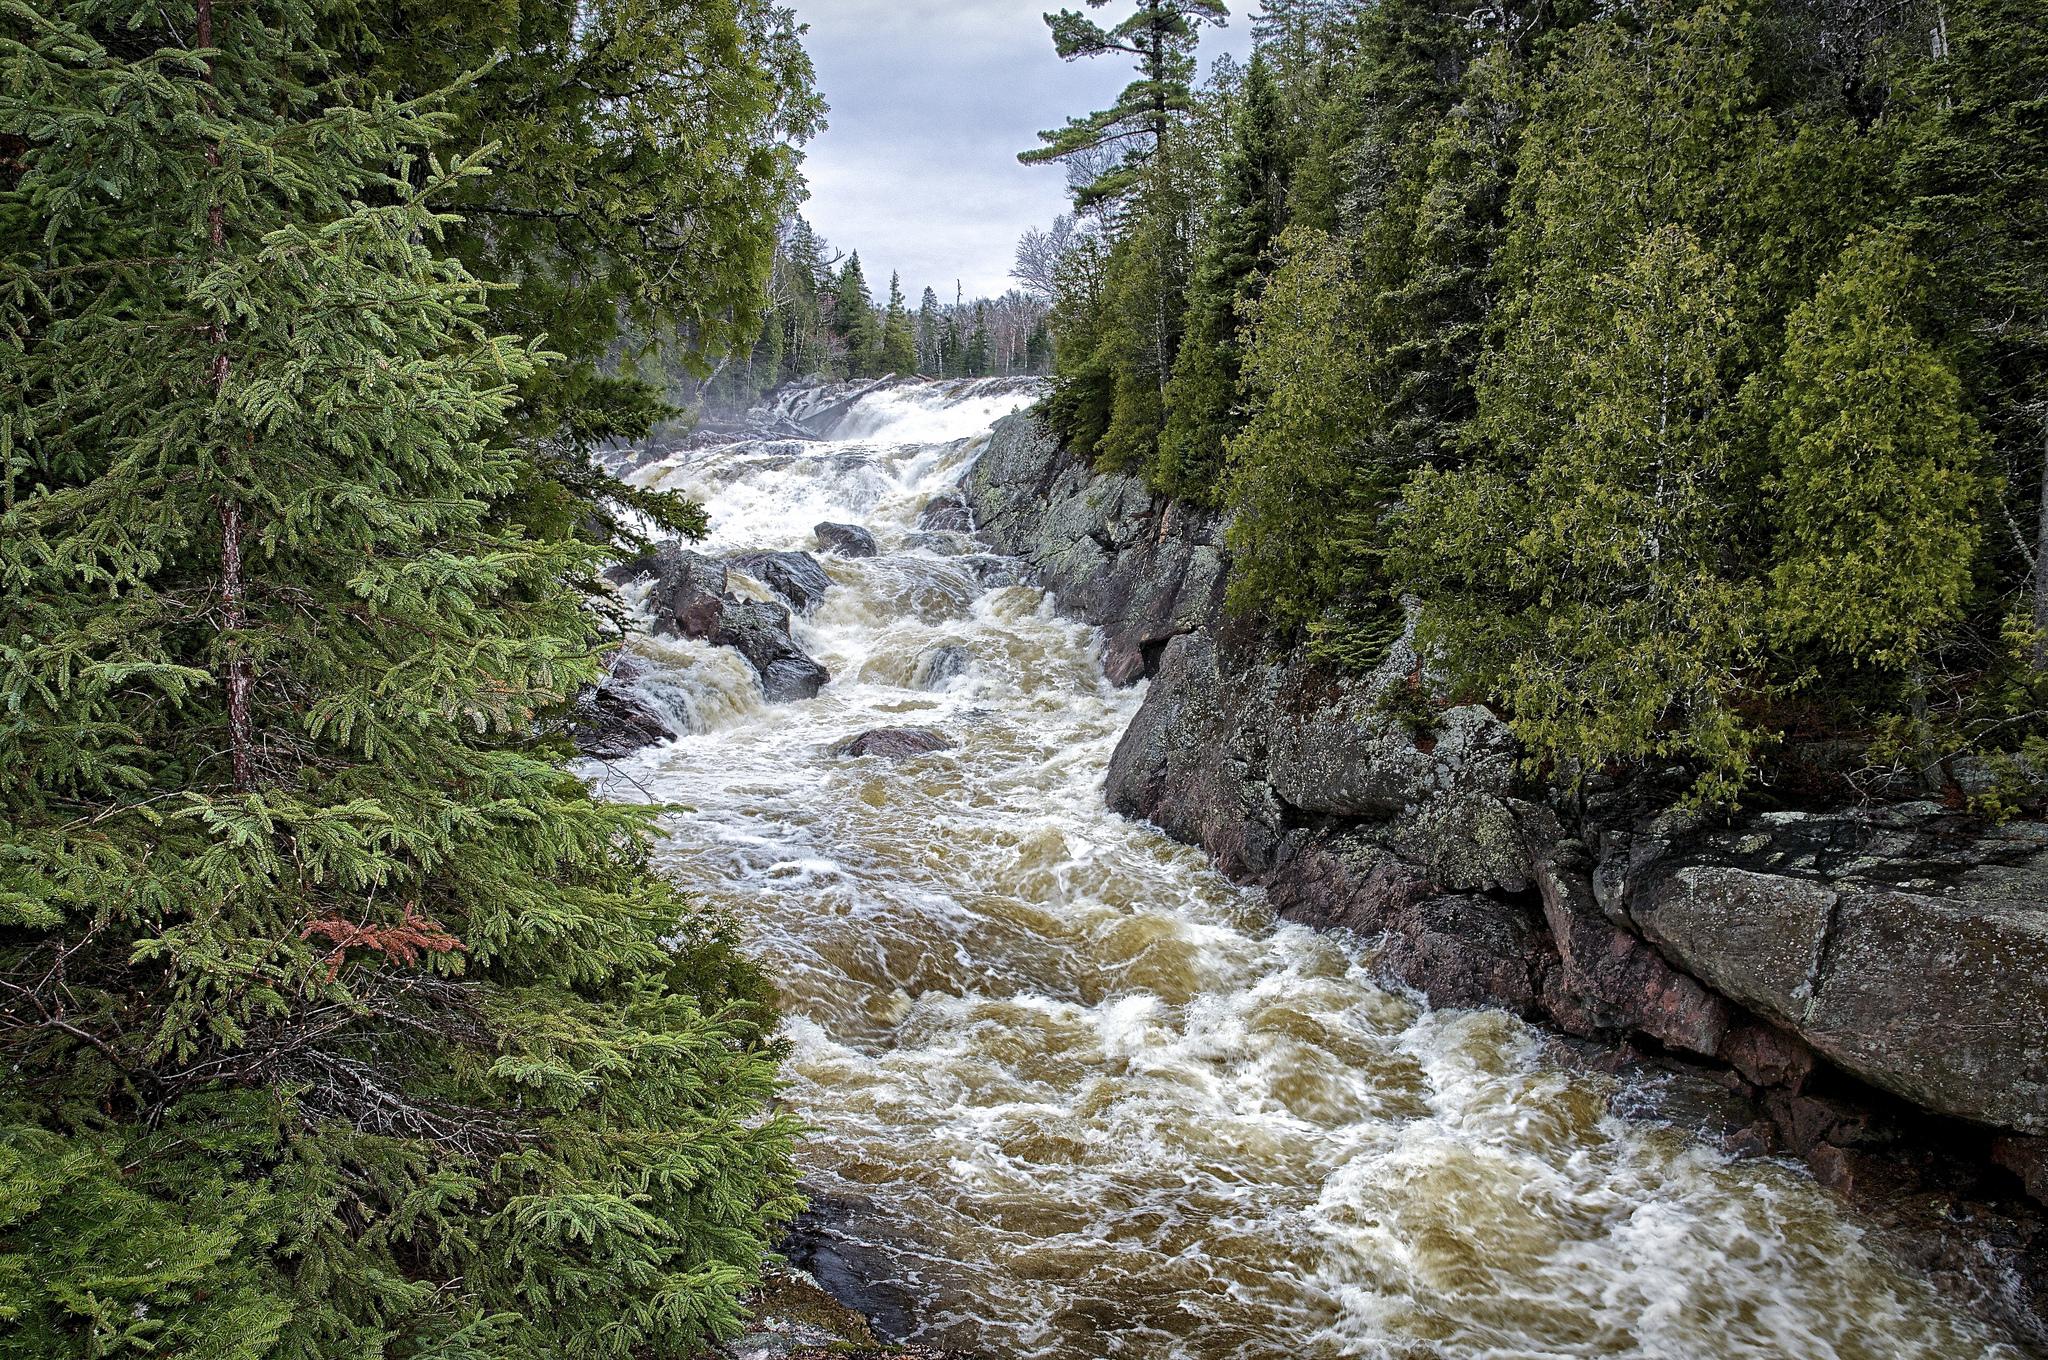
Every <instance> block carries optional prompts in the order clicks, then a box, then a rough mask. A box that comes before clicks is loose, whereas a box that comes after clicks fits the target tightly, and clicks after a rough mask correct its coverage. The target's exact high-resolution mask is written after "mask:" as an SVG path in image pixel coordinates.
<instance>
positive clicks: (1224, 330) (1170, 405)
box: [1146, 58, 1286, 504]
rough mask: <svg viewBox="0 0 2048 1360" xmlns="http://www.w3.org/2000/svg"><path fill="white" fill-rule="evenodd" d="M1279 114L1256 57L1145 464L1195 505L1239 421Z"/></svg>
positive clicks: (1212, 497) (1281, 172) (1277, 176)
mask: <svg viewBox="0 0 2048 1360" xmlns="http://www.w3.org/2000/svg"><path fill="white" fill-rule="evenodd" d="M1279 122H1280V105H1279V98H1278V94H1277V92H1276V91H1275V89H1274V85H1273V78H1272V73H1271V71H1270V70H1269V69H1268V68H1267V66H1266V63H1265V61H1264V60H1263V59H1260V58H1255V59H1254V60H1253V62H1252V65H1251V70H1250V72H1249V74H1248V75H1247V77H1246V79H1245V86H1244V94H1243V98H1242V100H1241V101H1240V104H1239V106H1238V108H1237V110H1236V117H1235V119H1234V120H1233V128H1232V131H1233V138H1232V145H1231V147H1230V151H1229V154H1228V156H1227V158H1226V160H1225V162H1224V166H1223V184H1222V192H1221V194H1220V196H1219V198H1218V200H1217V203H1216V206H1215V208H1214V209H1213V210H1212V219H1213V220H1212V221H1211V223H1210V225H1209V231H1208V236H1207V242H1206V244H1205V245H1204V247H1203V249H1202V254H1201V257H1200V259H1199V260H1198V261H1197V262H1196V264H1195V267H1194V273H1193V277H1192V278H1191V279H1190V280H1189V282H1188V287H1187V308H1186V314H1185V322H1184V329H1185V332H1186V333H1185V334H1184V335H1183V337H1182V339H1181V343H1180V349H1179V353H1178V354H1177V356H1176V357H1175V360H1174V367H1173V376H1172V378H1171V380H1170V381H1169V382H1168V384H1167V387H1166V391H1165V393H1164V394H1163V396H1162V404H1163V405H1164V407H1165V422H1164V428H1163V429H1162V430H1161V432H1160V436H1159V440H1158V448H1157V450H1156V451H1155V453H1154V454H1153V457H1152V460H1151V464H1150V466H1149V467H1148V469H1147V473H1146V480H1147V481H1149V482H1150V483H1151V484H1152V485H1153V486H1155V487H1157V488H1158V489H1159V490H1161V491H1163V492H1165V493H1166V494H1167V495H1169V496H1176V497H1179V498H1181V499H1184V500H1188V501H1192V502H1195V503H1197V504H1203V503H1214V502H1215V501H1216V500H1217V499H1218V497H1219V496H1220V491H1221V488H1220V487H1219V486H1218V480H1219V477H1220V475H1221V472H1222V469H1223V444H1224V441H1225V440H1226V439H1228V438H1229V437H1230V436H1231V435H1232V434H1233V433H1235V432H1236V430H1237V428H1238V425H1239V419H1238V415H1237V383H1238V373H1239V368H1240V366H1241V357H1240V354H1239V348H1238V334H1237V333H1238V325H1239V318H1238V310H1239V308H1240V307H1241V306H1242V305H1243V304H1244V302H1245V301H1246V299H1247V298H1249V297H1250V296H1251V295H1252V294H1253V293H1254V292H1255V291H1256V286H1257V283H1258V280H1259V278H1260V275H1261V273H1262V271H1263V270H1264V269H1265V267H1266V264H1267V261H1266V254H1267V252H1268V250H1269V249H1270V248H1271V246H1272V244H1273V240H1274V237H1275V236H1277V235H1278V234H1279V231H1280V226H1281V212H1282V208H1283V204H1284V202H1285V198H1286V167H1285V165H1284V164H1283V163H1282V161H1281V159H1280V155H1279V143H1278V136H1279Z"/></svg>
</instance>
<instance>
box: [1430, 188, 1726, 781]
mask: <svg viewBox="0 0 2048 1360" xmlns="http://www.w3.org/2000/svg"><path fill="white" fill-rule="evenodd" d="M1735 292H1736V282H1735V275H1734V271H1733V270H1732V269H1730V268H1729V267H1728V266H1727V265H1725V264H1723V263H1722V262H1720V261H1719V260H1717V259H1715V258H1714V256H1713V255H1712V254H1711V253H1710V252H1709V251H1707V250H1706V249H1705V248H1704V247H1703V246H1702V245H1701V243H1700V242H1699V240H1698V238H1697V237H1695V236H1694V235H1693V234H1692V233H1691V232H1690V231H1688V230H1686V229H1685V228H1683V227H1676V226H1668V227H1664V228H1661V229H1659V230H1657V231H1655V232H1652V233H1650V234H1649V235H1648V236H1646V237H1645V238H1644V239H1643V241H1642V243H1641V244H1640V245H1639V246H1638V248H1637V249H1636V251H1635V252H1634V254H1633V255H1632V257H1631V258H1630V259H1629V260H1628V261H1627V263H1626V264H1625V265H1624V267H1623V268H1622V269H1621V270H1620V271H1619V272H1616V273H1612V274H1608V273H1599V274H1594V275H1592V276H1591V277H1590V278H1581V277H1579V276H1577V275H1576V274H1575V273H1574V272H1572V271H1569V270H1557V271H1554V272H1553V273H1552V274H1551V275H1550V276H1548V277H1547V278H1546V279H1545V280H1543V281H1542V282H1541V283H1539V284H1538V287H1537V290H1536V292H1535V295H1534V296H1533V297H1532V298H1531V300H1530V302H1529V304H1528V306H1527V307H1526V308H1525V309H1524V310H1523V312H1522V314H1521V316H1520V317H1519V318H1518V319H1519V322H1520V324H1519V326H1518V328H1517V330H1516V331H1515V333H1514V334H1513V335H1512V336H1511V337H1509V340H1508V342H1507V345H1506V347H1505V348H1504V349H1503V350H1502V351H1501V352H1499V353H1498V354H1496V355H1491V356H1489V359H1488V362H1487V365H1486V367H1485V369H1484V370H1483V372H1482V376H1481V386H1480V406H1479V411H1478V414H1477V416H1476V418H1475V425H1474V429H1475V434H1476V436H1477V437H1478V438H1479V439H1480V440H1482V441H1484V446H1485V447H1486V448H1487V449H1488V450H1489V451H1490V453H1489V456H1487V457H1485V458H1482V459H1481V460H1479V461H1478V462H1476V463H1474V464H1473V465H1472V466H1470V467H1468V468H1465V469H1462V470H1459V471H1454V472H1435V471H1430V470H1425V471H1423V472H1422V473H1420V474H1418V475H1417V477H1416V478H1415V479H1414V481H1413V482H1412V483H1411V484H1410V486H1409V490H1408V505H1407V509H1406V512H1405V513H1404V515H1403V520H1402V524H1401V529H1400V533H1401V539H1400V545H1399V546H1400V568H1401V571H1402V574H1403V576H1404V578H1405V579H1409V580H1414V581H1417V582H1419V583H1420V584H1421V585H1422V586H1423V587H1424V591H1425V596H1426V598H1428V599H1429V602H1430V613H1429V615H1428V616H1427V627H1426V630H1425V635H1426V637H1427V639H1428V641H1429V643H1430V644H1431V645H1432V646H1435V647H1439V648H1441V649H1442V650H1443V652H1444V655H1445V656H1446V657H1447V659H1448V660H1449V662H1450V664H1451V666H1452V669H1453V671H1454V673H1455V674H1457V675H1458V676H1459V677H1460V678H1461V679H1462V681H1463V682H1464V683H1467V684H1470V685H1473V686H1475V687H1478V688H1481V689H1484V690H1486V691H1488V692H1494V693H1499V694H1502V695H1503V696H1504V697H1505V698H1506V699H1507V700H1508V702H1509V704H1510V706H1511V707H1512V710H1513V713H1514V723H1515V727H1516V730H1517V733H1518V734H1519V735H1520V736H1521V737H1522V739H1523V741H1524V743H1525V744H1526V745H1527V746H1528V748H1529V750H1530V753H1531V757H1532V759H1535V760H1537V761H1540V762H1544V763H1555V764H1557V765H1558V766H1560V767H1561V768H1562V769H1564V770H1565V771H1567V772H1570V773H1573V774H1576V775H1580V776H1583V774H1584V773H1585V772H1587V771H1589V770H1591V769H1594V768H1597V767H1598V766H1600V765H1602V764H1604V763H1606V762H1608V761H1634V760H1643V759H1647V758H1652V757H1655V758H1660V759H1675V758H1677V759H1685V760H1688V761H1693V762H1696V763H1697V764H1698V766H1699V767H1700V769H1701V770H1702V775H1701V782H1700V794H1701V796H1702V797H1705V798H1708V799H1714V798H1720V797H1725V796H1728V795H1730V794H1732V793H1733V792H1734V791H1735V790H1737V789H1738V788H1740V787H1741V785H1742V783H1743V781H1744V780H1745V779H1746V778H1747V776H1748V774H1749V771H1750V768H1751V765H1752V762H1753V761H1754V758H1755V753H1756V751H1757V749H1758V745H1759V740H1758V737H1757V735H1756V734H1755V733H1754V732H1753V731H1752V730H1751V729H1750V728H1749V727H1748V725H1747V724H1745V723H1744V721H1743V720H1742V717H1741V715H1740V713H1739V711H1738V709H1737V706H1736V702H1735V701H1736V700H1737V699H1738V698H1739V697H1740V696H1741V695H1742V694H1743V693H1744V692H1745V690H1746V688H1747V685H1748V676H1749V674H1750V672H1751V671H1752V670H1753V668H1754V667H1755V665H1756V663H1757V660H1758V657H1759V652H1760V647H1761V641H1762V639H1761V636H1760V633H1761V628H1760V623H1761V614H1762V609H1763V603H1762V599H1761V591H1760V590H1759V588H1758V587H1757V586H1756V585H1755V583H1754V582H1753V581H1752V580H1750V579H1748V578H1747V577H1746V575H1745V574H1744V572H1743V570H1742V564H1741V561H1740V558H1739V556H1738V555H1737V553H1738V548H1739V544H1740V541H1741V540H1740V534H1739V530H1740V527H1741V525H1740V519H1739V514H1740V508H1739V507H1740V506H1741V498H1740V496H1739V494H1738V492H1739V491H1740V489H1741V488H1742V487H1743V486H1745V485H1747V484H1749V483H1750V482H1751V481H1752V480H1753V478H1754V477H1755V472H1756V470H1755V469H1754V467H1752V466H1750V465H1748V463H1747V462H1746V460H1745V459H1744V458H1743V456H1742V450H1743V444H1742V441H1741V439H1740V438H1739V430H1738V428H1737V426H1736V422H1735V412H1736V408H1737V403H1736V402H1735V401H1734V400H1733V393H1732V392H1731V390H1730V388H1729V383H1728V377H1727V371H1728V367H1729V363H1730V358H1731V352H1732V350H1733V349H1734V347H1735V345H1736V344H1737V343H1738V341H1739V338H1740V329H1739V324H1738V321H1737V309H1736V304H1735V296H1734V295H1735Z"/></svg>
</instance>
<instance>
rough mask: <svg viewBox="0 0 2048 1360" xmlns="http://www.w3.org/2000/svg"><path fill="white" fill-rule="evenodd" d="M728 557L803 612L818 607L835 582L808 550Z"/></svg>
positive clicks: (740, 569)
mask: <svg viewBox="0 0 2048 1360" xmlns="http://www.w3.org/2000/svg"><path fill="white" fill-rule="evenodd" d="M725 560H726V563H727V565H729V566H731V567H733V568H735V569H737V570H739V571H743V572H745V573H746V574H747V575H749V576H751V577H753V578H754V579H755V580H756V581H759V582H760V583H761V584H762V585H764V586H766V587H768V588H769V589H770V590H772V591H774V592H775V593H776V594H777V595H780V596H781V597H782V598H783V600H784V601H785V602H786V603H787V604H788V605H789V607H790V608H792V609H794V610H796V612H797V613H799V614H808V613H810V612H811V611H812V610H813V609H816V608H817V607H818V605H819V604H821V603H822V602H823V601H824V599H825V592H826V591H827V590H829V589H831V586H832V578H831V577H829V576H827V575H826V574H825V568H824V567H822V566H820V565H819V564H818V559H817V558H815V557H813V556H811V555H810V554H809V553H806V552H750V553H738V554H735V555H734V556H731V557H728V558H726V559H725Z"/></svg>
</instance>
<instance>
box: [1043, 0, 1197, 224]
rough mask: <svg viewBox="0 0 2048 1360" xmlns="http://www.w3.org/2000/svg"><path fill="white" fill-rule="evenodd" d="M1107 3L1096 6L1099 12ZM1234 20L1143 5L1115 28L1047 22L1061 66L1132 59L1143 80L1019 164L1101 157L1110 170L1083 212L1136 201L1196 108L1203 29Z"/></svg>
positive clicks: (1187, 4)
mask: <svg viewBox="0 0 2048 1360" xmlns="http://www.w3.org/2000/svg"><path fill="white" fill-rule="evenodd" d="M1107 3H1109V0H1088V4H1089V7H1090V8H1092V9H1100V8H1102V7H1103V6H1104V5H1106V4H1107ZM1229 13H1230V10H1229V7H1228V6H1227V5H1226V4H1224V3H1223V0H1138V7H1137V10H1136V11H1135V12H1134V13H1133V14H1131V15H1130V17H1129V18H1126V19H1125V20H1123V22H1121V23H1118V24H1115V25H1113V26H1111V27H1109V28H1104V27H1102V25H1100V24H1098V23H1096V22H1095V21H1094V20H1093V19H1090V18H1088V17H1087V16H1086V15H1084V14H1082V13H1080V12H1079V11H1077V10H1061V11H1060V12H1059V13H1057V14H1048V15H1046V16H1045V22H1046V25H1047V26H1048V27H1049V28H1051V29H1052V41H1053V47H1054V49H1055V50H1056V51H1058V53H1059V55H1060V59H1061V60H1063V61H1075V60H1078V59H1081V58H1084V57H1101V56H1110V55H1120V56H1126V57H1129V58H1131V60H1132V63H1133V65H1135V66H1136V67H1137V71H1138V78H1137V79H1136V80H1135V81H1133V82H1131V83H1130V84H1129V85H1127V86H1125V87H1124V91H1123V93H1122V94H1120V95H1118V96H1117V101H1116V103H1115V104H1113V105H1111V106H1110V107H1109V108H1107V109H1101V110H1098V111H1097V112H1094V113H1091V114H1088V115H1087V116H1085V117H1081V118H1071V119H1069V120H1068V121H1067V125H1066V126H1065V127H1063V128H1060V129H1058V130H1057V131H1053V132H1041V133H1039V134H1038V139H1039V141H1040V142H1042V143H1043V145H1041V146H1039V147H1036V148H1034V149H1032V150H1030V151H1026V152H1022V153H1020V154H1019V156H1018V157H1017V159H1019V160H1021V161H1023V162H1024V163H1025V164H1026V165H1040V164H1044V163H1047V162H1050V161H1072V160H1075V159H1077V158H1081V157H1100V158H1101V159H1102V162H1103V164H1104V165H1105V166H1106V168H1105V169H1103V170H1102V171H1100V172H1099V173H1096V174H1094V175H1092V176H1091V177H1090V178H1089V179H1088V180H1087V181H1086V182H1084V183H1082V184H1080V185H1079V186H1078V187H1077V189H1076V192H1075V195H1074V203H1075V206H1076V207H1078V208H1083V209H1086V208H1091V207H1095V206H1098V205H1101V204H1106V203H1113V202H1116V201H1118V200H1121V199H1123V198H1125V197H1126V196H1128V195H1129V194H1130V193H1132V192H1133V191H1134V190H1135V189H1136V188H1137V187H1138V185H1139V184H1140V183H1141V182H1142V180H1143V177H1144V170H1145V167H1146V166H1147V165H1149V164H1150V163H1151V162H1152V161H1153V160H1155V159H1156V158H1157V157H1158V156H1159V155H1160V153H1161V151H1162V150H1163V148H1164V146H1165V144H1166V139H1167V137H1168V135H1169V134H1170V133H1171V132H1172V129H1173V126H1174V123H1175V121H1176V119H1177V118H1178V116H1179V115H1181V114H1184V113H1186V112H1187V110H1188V108H1189V107H1190V106H1191V104H1192V102H1193V98H1194V95H1193V91H1192V90H1191V89H1190V88H1189V84H1190V82H1191V81H1192V80H1193V78H1194V73H1195V48H1196V44H1197V41H1198V36H1199V33H1200V30H1201V28H1202V26H1203V25H1204V24H1219V25H1220V24H1222V23H1223V22H1224V21H1225V19H1226V18H1227V17H1228V16H1229Z"/></svg>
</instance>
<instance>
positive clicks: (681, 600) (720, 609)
mask: <svg viewBox="0 0 2048 1360" xmlns="http://www.w3.org/2000/svg"><path fill="white" fill-rule="evenodd" d="M605 576H606V577H607V578H608V579H610V580H611V581H613V582H614V583H616V584H619V585H626V584H632V583H637V582H641V581H651V582H652V584H651V585H650V586H649V587H648V589H647V612H648V614H649V615H650V616H651V617H652V618H653V620H654V631H655V632H657V633H667V634H669V635H671V636H674V637H687V638H708V637H711V636H712V635H714V634H715V633H717V631H718V626H719V619H720V618H721V617H722V616H723V614H724V612H725V603H726V600H725V597H726V591H727V588H728V586H729V585H730V579H729V577H728V574H727V572H726V568H725V563H723V562H720V561H717V560H715V559H713V558H709V557H706V556H704V554H702V553H697V552H691V551H690V550H689V549H688V548H685V547H683V546H682V545H681V544H679V543H664V544H662V545H661V546H660V547H658V548H656V549H655V550H654V551H652V552H649V553H644V554H642V555H641V556H639V557H636V558H633V559H632V560H630V561H627V562H621V563H619V564H618V565H617V566H614V567H612V568H611V569H610V570H609V571H607V572H606V573H605Z"/></svg>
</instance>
